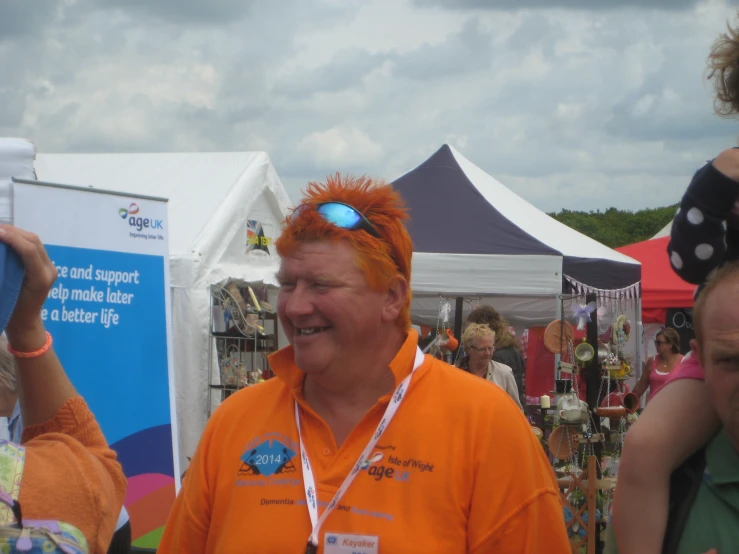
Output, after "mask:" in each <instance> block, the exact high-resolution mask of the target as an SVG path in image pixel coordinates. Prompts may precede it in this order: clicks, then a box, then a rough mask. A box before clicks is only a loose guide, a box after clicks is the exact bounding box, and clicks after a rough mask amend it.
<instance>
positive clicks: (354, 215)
mask: <svg viewBox="0 0 739 554" xmlns="http://www.w3.org/2000/svg"><path fill="white" fill-rule="evenodd" d="M308 206H313V207H315V209H316V211H317V212H318V213H319V215H320V216H321V217H322V218H323V219H325V220H326V221H328V222H329V223H331V224H333V225H336V226H337V227H341V228H342V229H346V230H348V231H367V232H368V233H369V234H370V235H372V236H373V237H375V238H377V239H380V240H382V236H381V235H380V233H379V231H378V230H377V228H376V227H375V226H374V225H372V223H370V221H369V220H368V219H367V218H366V217H365V215H364V214H363V213H362V212H360V211H359V210H357V209H356V208H354V207H352V206H350V205H349V204H344V203H343V202H320V203H318V204H301V205H300V206H298V208H297V209H296V210H295V212H294V214H297V213H299V212H300V211H301V210H303V209H306V208H307V207H308Z"/></svg>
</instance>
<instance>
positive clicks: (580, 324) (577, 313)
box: [572, 302, 597, 331]
mask: <svg viewBox="0 0 739 554" xmlns="http://www.w3.org/2000/svg"><path fill="white" fill-rule="evenodd" d="M596 309H597V306H596V304H595V302H588V303H587V304H585V305H583V304H573V306H572V315H573V316H574V317H575V319H576V320H577V330H578V331H582V330H583V329H585V324H586V323H589V322H590V321H591V319H590V314H592V313H593V312H594V311H595V310H596Z"/></svg>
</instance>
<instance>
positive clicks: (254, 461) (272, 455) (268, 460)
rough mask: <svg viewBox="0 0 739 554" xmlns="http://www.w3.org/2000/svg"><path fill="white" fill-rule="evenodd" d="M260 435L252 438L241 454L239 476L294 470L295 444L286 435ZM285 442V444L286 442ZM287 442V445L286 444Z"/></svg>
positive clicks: (284, 472) (283, 472)
mask: <svg viewBox="0 0 739 554" xmlns="http://www.w3.org/2000/svg"><path fill="white" fill-rule="evenodd" d="M258 440H260V437H257V438H255V439H254V440H252V441H251V442H250V443H249V444H248V445H247V448H246V451H245V452H244V454H243V455H242V456H241V458H240V459H241V462H242V464H241V467H240V468H239V473H238V474H239V477H244V476H257V475H261V476H264V477H269V476H271V475H281V474H286V473H294V472H295V471H296V468H295V464H294V463H293V461H292V460H293V458H295V456H296V448H297V447H296V445H295V444H294V443H293V441H291V440H290V439H288V438H287V437H280V438H279V439H278V438H274V437H265V438H264V439H261V442H258ZM286 443H287V444H286ZM288 444H289V445H288Z"/></svg>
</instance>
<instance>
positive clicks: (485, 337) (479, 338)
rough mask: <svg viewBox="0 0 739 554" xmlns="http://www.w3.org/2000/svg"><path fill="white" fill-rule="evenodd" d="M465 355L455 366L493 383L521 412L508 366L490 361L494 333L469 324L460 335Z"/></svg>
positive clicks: (480, 324)
mask: <svg viewBox="0 0 739 554" xmlns="http://www.w3.org/2000/svg"><path fill="white" fill-rule="evenodd" d="M462 346H464V351H465V355H464V356H463V357H462V358H460V359H459V361H457V363H456V364H455V365H456V366H457V367H458V368H460V369H463V370H465V371H466V372H468V373H471V374H472V375H477V376H478V377H482V378H483V379H485V380H487V381H490V382H491V383H495V384H496V385H498V386H499V387H500V388H502V389H503V390H504V391H506V392H507V393H508V396H510V397H511V398H512V399H513V401H514V402H515V403H516V405H517V406H518V407H519V408H520V409H521V410H523V406H522V405H521V399H520V398H519V394H518V388H517V387H516V380H515V379H514V378H513V370H512V369H511V368H510V366H507V365H505V364H502V363H500V362H496V361H495V360H493V359H490V356H491V355H493V353H494V352H495V331H493V330H492V329H491V328H490V327H489V326H488V325H487V324H485V323H470V324H468V325H467V328H466V329H465V330H464V333H462Z"/></svg>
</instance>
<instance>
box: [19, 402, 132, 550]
mask: <svg viewBox="0 0 739 554" xmlns="http://www.w3.org/2000/svg"><path fill="white" fill-rule="evenodd" d="M23 446H24V447H25V448H26V463H25V468H24V470H23V480H22V481H21V490H20V496H19V501H20V504H21V508H22V510H23V517H24V518H27V519H53V520H59V521H64V522H66V523H69V524H71V525H74V526H75V527H77V528H78V529H79V530H80V531H82V532H83V533H84V535H85V537H86V538H87V541H88V543H89V547H90V553H91V554H106V552H107V550H108V545H109V544H110V539H111V538H112V536H113V532H114V530H115V525H116V522H117V521H118V515H119V513H120V510H121V506H123V499H124V497H125V494H126V477H125V476H124V474H123V470H122V468H121V465H120V464H119V463H118V461H117V459H116V454H115V452H113V450H111V449H110V448H109V447H108V444H107V442H106V441H105V437H104V436H103V433H102V431H101V429H100V426H99V425H98V423H97V421H95V417H94V416H93V415H92V413H91V412H90V410H89V408H88V407H87V404H86V403H85V401H84V400H83V399H82V398H81V397H79V396H76V397H74V398H71V399H70V400H68V401H67V402H66V403H65V404H64V405H63V406H62V407H61V408H60V409H59V411H58V412H57V413H56V414H55V415H54V417H53V418H52V419H51V420H49V421H48V422H46V423H44V424H41V425H34V426H31V427H28V428H26V429H25V430H24V431H23Z"/></svg>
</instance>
